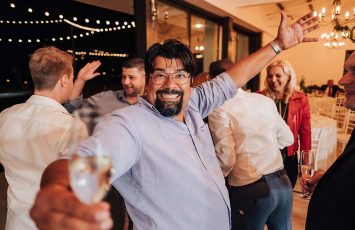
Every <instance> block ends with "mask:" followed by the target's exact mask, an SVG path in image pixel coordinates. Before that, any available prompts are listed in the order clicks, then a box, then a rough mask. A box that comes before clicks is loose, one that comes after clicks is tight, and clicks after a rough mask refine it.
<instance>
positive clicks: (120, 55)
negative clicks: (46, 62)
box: [67, 50, 129, 58]
mask: <svg viewBox="0 0 355 230" xmlns="http://www.w3.org/2000/svg"><path fill="white" fill-rule="evenodd" d="M67 53H70V54H74V55H75V56H86V55H88V56H98V57H115V58H126V57H128V56H129V55H128V54H127V53H113V52H108V51H103V50H94V51H93V52H86V51H75V52H74V51H73V50H67Z"/></svg>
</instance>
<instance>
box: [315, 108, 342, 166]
mask: <svg viewBox="0 0 355 230" xmlns="http://www.w3.org/2000/svg"><path fill="white" fill-rule="evenodd" d="M311 127H312V149H314V148H315V146H314V140H317V139H318V137H319V142H318V147H317V148H316V159H317V160H316V163H317V164H316V169H322V170H324V171H325V170H327V169H328V168H329V167H330V165H331V164H333V162H334V161H335V160H336V158H337V123H336V121H335V120H333V119H330V118H328V117H325V116H321V115H316V114H311Z"/></svg>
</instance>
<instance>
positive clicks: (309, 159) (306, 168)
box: [300, 150, 315, 200]
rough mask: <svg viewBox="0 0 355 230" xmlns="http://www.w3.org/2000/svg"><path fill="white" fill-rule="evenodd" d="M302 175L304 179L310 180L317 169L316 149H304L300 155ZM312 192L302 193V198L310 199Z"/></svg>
mask: <svg viewBox="0 0 355 230" xmlns="http://www.w3.org/2000/svg"><path fill="white" fill-rule="evenodd" d="M300 165H301V176H302V178H303V179H304V180H306V181H307V180H309V179H310V178H311V177H312V176H313V174H314V171H315V151H314V150H302V151H301V155H300ZM311 195H312V193H310V192H306V193H303V194H301V195H300V197H301V198H303V199H307V200H309V199H310V198H311Z"/></svg>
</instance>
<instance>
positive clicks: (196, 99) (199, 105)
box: [190, 73, 238, 118]
mask: <svg viewBox="0 0 355 230" xmlns="http://www.w3.org/2000/svg"><path fill="white" fill-rule="evenodd" d="M237 91H238V88H237V86H236V85H235V83H234V81H233V80H232V78H231V77H230V76H229V75H228V74H227V73H221V74H220V75H218V76H217V77H215V78H214V79H212V80H211V81H207V82H204V83H202V84H201V85H199V86H197V87H196V88H195V89H193V91H192V93H191V96H190V104H191V106H192V107H194V108H195V110H198V111H199V113H200V114H201V116H202V118H205V117H207V116H208V115H209V114H210V113H211V112H212V111H213V110H214V109H215V108H217V107H219V106H221V105H222V104H223V103H224V102H225V101H226V100H228V99H229V98H232V97H233V96H234V95H235V94H236V93H237Z"/></svg>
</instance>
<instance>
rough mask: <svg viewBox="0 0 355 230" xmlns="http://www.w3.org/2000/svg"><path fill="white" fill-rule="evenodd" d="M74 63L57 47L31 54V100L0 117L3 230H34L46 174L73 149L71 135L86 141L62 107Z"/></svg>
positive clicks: (84, 133)
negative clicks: (34, 215) (4, 189)
mask: <svg viewBox="0 0 355 230" xmlns="http://www.w3.org/2000/svg"><path fill="white" fill-rule="evenodd" d="M72 64H73V58H72V56H70V55H69V54H67V53H65V52H63V51H61V50H58V49H57V48H55V47H47V48H40V49H38V50H37V51H35V52H34V53H33V54H32V56H31V59H30V62H29V68H30V71H31V76H32V80H33V84H34V88H35V91H34V95H32V96H31V97H30V98H29V99H28V100H27V101H26V102H25V103H22V104H18V105H14V106H12V107H11V108H8V109H6V110H4V111H3V112H2V113H1V114H0V143H1V144H0V162H1V164H3V166H4V168H5V176H6V180H7V182H8V184H9V187H8V191H7V195H8V211H7V220H6V229H7V230H26V229H37V228H36V226H35V224H34V222H33V221H32V220H31V218H30V216H29V210H30V208H31V206H32V204H33V202H34V199H35V195H36V193H37V191H38V190H39V185H40V180H41V176H42V173H43V171H44V169H45V168H46V167H47V166H48V164H50V163H51V162H52V161H54V160H56V159H58V157H59V156H60V154H61V153H62V152H63V151H65V150H66V149H67V148H68V145H69V144H74V143H70V141H71V137H72V135H71V133H72V132H76V133H75V134H77V135H78V139H77V140H78V141H79V140H81V139H82V138H84V137H86V136H87V130H86V127H85V125H84V123H82V122H81V121H80V120H79V119H76V118H74V117H73V116H72V115H71V114H69V113H68V112H67V111H66V109H65V108H64V107H63V106H62V105H61V104H62V103H64V102H66V101H67V100H68V98H69V96H70V94H71V91H72V88H73V78H74V75H73V72H74V71H73V67H72ZM74 122H75V125H73V124H74ZM53 199H55V197H53Z"/></svg>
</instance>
